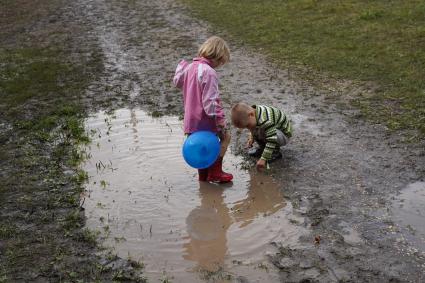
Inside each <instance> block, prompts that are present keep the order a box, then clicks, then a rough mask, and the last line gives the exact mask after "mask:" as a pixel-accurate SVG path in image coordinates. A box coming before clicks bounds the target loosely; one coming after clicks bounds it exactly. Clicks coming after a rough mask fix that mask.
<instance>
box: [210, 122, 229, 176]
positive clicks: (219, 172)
mask: <svg viewBox="0 0 425 283" xmlns="http://www.w3.org/2000/svg"><path fill="white" fill-rule="evenodd" d="M219 137H220V142H221V148H220V156H219V157H218V158H217V161H216V162H214V164H213V165H212V166H211V167H210V168H208V178H207V180H208V181H209V182H220V183H226V182H230V181H232V179H233V175H232V174H229V173H226V172H223V167H222V166H223V157H224V155H225V154H226V151H227V147H228V146H229V143H230V133H229V131H227V130H225V131H223V132H222V134H221V135H219Z"/></svg>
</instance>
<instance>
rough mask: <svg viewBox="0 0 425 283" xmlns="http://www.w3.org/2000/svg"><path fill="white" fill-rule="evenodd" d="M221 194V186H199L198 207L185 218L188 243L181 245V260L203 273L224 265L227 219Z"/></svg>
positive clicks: (227, 210)
mask: <svg viewBox="0 0 425 283" xmlns="http://www.w3.org/2000/svg"><path fill="white" fill-rule="evenodd" d="M223 191H224V188H223V187H220V186H217V185H214V184H210V183H204V182H202V183H200V188H199V193H200V196H201V206H198V207H197V208H195V209H194V210H192V211H191V212H190V213H189V215H188V217H187V218H186V224H187V232H188V234H189V236H188V237H187V238H188V239H190V241H189V242H188V243H186V244H184V245H183V246H184V250H185V253H184V255H183V258H184V259H186V260H191V261H196V262H198V267H199V268H200V269H203V270H208V271H218V270H219V269H221V268H222V267H223V265H224V258H225V256H226V253H227V239H226V234H227V229H229V227H230V224H231V218H230V216H229V209H228V208H227V206H226V204H225V203H224V199H223Z"/></svg>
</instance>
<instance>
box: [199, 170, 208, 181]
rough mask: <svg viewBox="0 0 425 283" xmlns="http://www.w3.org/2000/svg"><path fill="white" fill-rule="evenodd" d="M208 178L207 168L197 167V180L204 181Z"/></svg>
mask: <svg viewBox="0 0 425 283" xmlns="http://www.w3.org/2000/svg"><path fill="white" fill-rule="evenodd" d="M207 178H208V168H206V169H198V180H199V181H200V182H206V181H207Z"/></svg>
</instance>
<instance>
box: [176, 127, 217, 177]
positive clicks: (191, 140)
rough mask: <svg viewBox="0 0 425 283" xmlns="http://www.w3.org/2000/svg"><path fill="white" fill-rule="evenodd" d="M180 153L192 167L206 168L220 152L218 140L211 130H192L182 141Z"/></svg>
mask: <svg viewBox="0 0 425 283" xmlns="http://www.w3.org/2000/svg"><path fill="white" fill-rule="evenodd" d="M182 153H183V158H184V160H185V161H186V162H187V164H189V165H190V166H192V167H193V168H197V169H204V168H208V167H210V166H211V165H212V164H213V163H214V162H215V161H216V160H217V157H218V155H219V154H220V140H219V139H218V137H217V135H216V134H214V133H213V132H209V131H198V132H194V133H192V134H191V135H190V136H189V137H187V139H186V141H185V142H184V144H183V149H182Z"/></svg>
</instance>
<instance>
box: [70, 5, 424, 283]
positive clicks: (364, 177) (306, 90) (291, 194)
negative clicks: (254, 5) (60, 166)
mask: <svg viewBox="0 0 425 283" xmlns="http://www.w3.org/2000/svg"><path fill="white" fill-rule="evenodd" d="M76 5H79V6H77V7H76V9H79V11H80V12H82V13H84V16H85V17H86V19H87V20H88V21H89V22H90V23H91V24H92V25H93V26H94V33H93V34H92V36H93V37H92V38H90V39H89V40H88V41H87V43H88V44H93V43H95V44H99V45H100V47H101V49H102V51H103V54H104V57H105V66H106V72H105V74H104V76H103V80H102V81H101V82H94V83H93V87H92V88H91V89H90V91H91V93H92V95H90V97H95V98H96V99H97V100H102V99H103V98H104V97H105V96H112V97H122V96H124V97H125V96H127V97H128V99H124V100H122V102H121V103H119V104H123V105H126V104H127V103H130V104H132V105H136V104H137V105H140V106H142V107H144V108H146V109H148V110H150V111H151V112H152V113H153V114H155V115H158V114H161V113H180V109H181V100H180V94H179V93H178V91H176V90H174V89H173V88H172V87H171V86H170V78H171V77H172V74H173V71H174V68H175V65H176V62H178V60H179V59H181V58H186V59H190V58H191V57H193V56H194V54H195V51H196V48H197V45H198V44H199V43H200V42H202V41H203V40H204V39H205V38H207V37H208V36H209V35H211V32H210V30H209V28H208V26H207V25H206V24H205V23H202V22H199V21H197V20H194V19H192V18H191V17H189V16H188V14H187V11H186V10H185V9H184V8H182V7H181V6H180V5H179V4H176V3H174V2H173V1H168V0H162V1H149V2H146V1H113V2H106V1H101V0H96V1H92V2H90V4H86V3H85V2H83V3H80V4H76ZM92 41H93V42H92ZM230 45H231V49H232V62H231V64H229V65H228V66H225V67H224V68H223V69H222V70H220V71H219V73H220V76H221V84H222V85H221V90H222V93H223V98H224V101H225V106H226V108H227V109H228V108H229V107H230V105H231V104H232V103H234V102H237V101H246V102H248V103H264V104H271V105H274V106H277V107H280V108H282V109H285V110H286V111H287V112H288V113H289V114H290V116H291V117H292V119H293V120H294V127H295V136H294V138H293V139H292V142H291V144H290V145H289V146H287V147H286V148H285V151H284V159H283V161H281V162H278V163H276V164H275V165H273V168H272V172H273V174H274V175H275V177H277V178H279V179H280V180H281V184H282V190H283V191H284V192H285V195H286V196H287V197H288V199H289V200H290V201H291V202H292V203H293V205H294V207H296V208H297V212H298V213H299V214H300V215H302V216H304V217H305V222H304V223H302V224H300V225H304V226H306V227H309V228H311V235H310V236H308V237H305V238H303V239H300V241H301V242H303V243H304V244H305V248H303V249H296V250H293V249H290V248H287V247H285V243H276V245H277V246H278V247H280V252H279V253H278V254H277V255H276V256H272V257H271V260H272V261H273V263H274V264H275V265H276V266H277V267H279V268H280V270H281V276H282V280H284V281H301V280H306V279H309V280H313V281H314V280H320V281H338V280H343V281H349V280H353V281H375V282H376V281H391V280H394V281H413V282H414V281H417V282H419V281H422V280H424V270H425V259H424V256H425V249H424V242H423V240H422V237H423V235H421V234H420V233H417V234H415V227H410V228H411V229H410V228H409V229H410V230H409V229H408V228H406V227H405V226H404V225H403V224H400V223H395V222H394V220H393V213H394V209H393V206H392V199H393V197H394V196H395V195H396V194H397V193H398V192H399V191H400V190H401V189H403V188H404V187H406V186H407V185H409V184H411V183H414V182H417V181H423V178H424V166H425V158H424V148H423V146H420V145H417V146H414V145H410V144H408V145H404V144H400V143H399V142H398V139H397V136H394V135H393V136H391V135H388V134H387V133H386V131H385V129H384V128H383V127H382V126H380V125H370V124H368V123H365V122H363V121H362V120H361V119H359V118H358V114H357V113H356V111H354V110H350V109H347V108H345V109H344V110H341V108H337V107H335V104H336V102H338V99H337V98H336V97H337V96H339V95H340V93H326V94H323V93H320V92H317V91H315V90H314V89H313V88H311V87H309V86H307V85H305V84H303V83H300V82H295V81H293V80H291V78H290V73H289V72H288V71H286V70H278V69H276V68H275V67H273V66H272V65H270V64H268V63H267V62H266V60H265V59H264V57H263V56H261V55H259V54H256V53H254V52H252V51H250V50H247V49H246V48H243V47H241V46H238V45H237V44H233V43H232V42H230ZM342 95H343V96H344V94H342ZM125 101H129V102H125ZM233 136H234V137H235V138H234V139H233V141H234V143H233V148H234V149H235V150H238V149H239V148H241V145H243V139H244V135H242V136H241V138H240V139H239V136H240V134H239V133H237V132H234V135H233ZM423 224H424V223H423ZM316 236H320V244H316V245H315V244H314V242H315V240H314V239H315V237H316Z"/></svg>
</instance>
